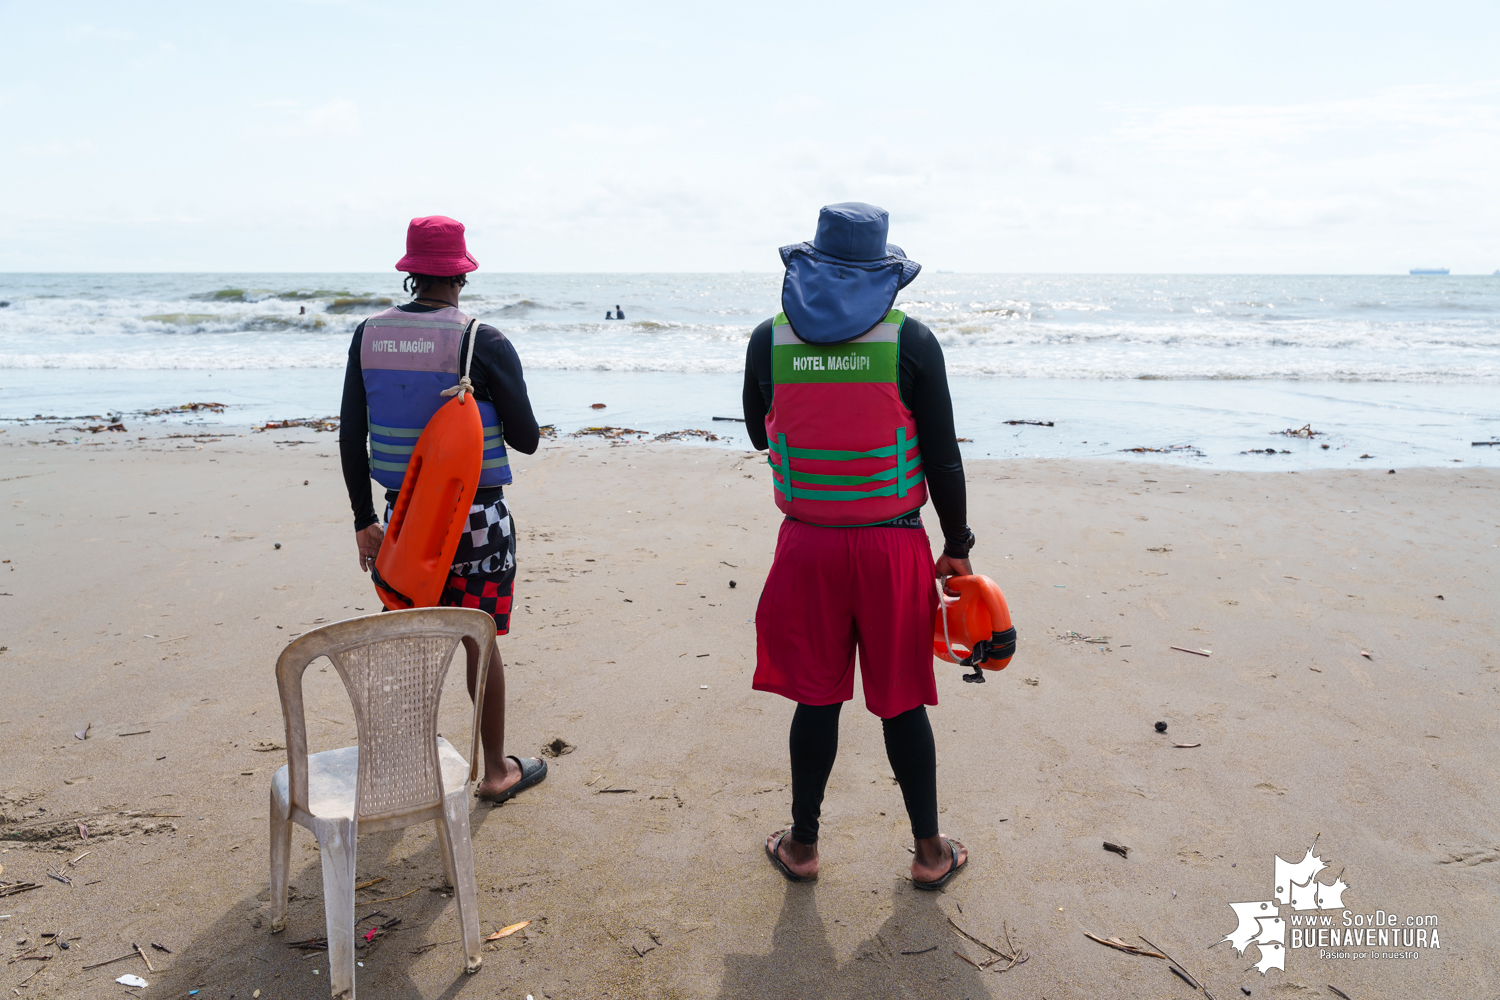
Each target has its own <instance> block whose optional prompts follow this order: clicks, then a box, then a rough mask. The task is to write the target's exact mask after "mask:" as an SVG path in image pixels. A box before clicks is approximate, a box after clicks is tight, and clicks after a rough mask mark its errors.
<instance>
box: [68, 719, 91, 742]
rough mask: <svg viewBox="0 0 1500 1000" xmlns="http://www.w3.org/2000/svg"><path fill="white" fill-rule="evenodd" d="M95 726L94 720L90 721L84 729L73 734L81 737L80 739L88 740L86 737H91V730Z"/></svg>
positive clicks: (78, 737)
mask: <svg viewBox="0 0 1500 1000" xmlns="http://www.w3.org/2000/svg"><path fill="white" fill-rule="evenodd" d="M93 728H94V724H93V723H92V722H90V723H89V724H88V725H86V726H84V727H83V728H82V729H80V730H78V732H76V733H74V734H73V736H74V737H75V738H77V739H80V740H86V739H88V738H89V730H90V729H93Z"/></svg>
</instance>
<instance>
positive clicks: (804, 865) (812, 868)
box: [766, 830, 818, 878]
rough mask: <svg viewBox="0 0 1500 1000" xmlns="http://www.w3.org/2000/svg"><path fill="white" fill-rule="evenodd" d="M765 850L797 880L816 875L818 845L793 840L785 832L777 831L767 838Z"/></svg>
mask: <svg viewBox="0 0 1500 1000" xmlns="http://www.w3.org/2000/svg"><path fill="white" fill-rule="evenodd" d="M783 835H784V836H783ZM766 850H767V851H770V852H773V853H774V854H775V855H776V857H777V858H778V859H780V861H781V863H782V864H784V865H786V866H787V868H788V869H790V870H791V873H792V874H793V875H796V876H798V877H799V878H812V877H813V876H815V875H817V874H818V845H817V844H804V843H801V842H800V841H797V840H794V839H792V835H791V833H790V832H789V831H787V830H777V831H776V832H775V833H773V834H771V835H770V836H769V837H767V838H766Z"/></svg>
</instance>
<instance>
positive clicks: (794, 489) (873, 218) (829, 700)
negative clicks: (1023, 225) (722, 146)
mask: <svg viewBox="0 0 1500 1000" xmlns="http://www.w3.org/2000/svg"><path fill="white" fill-rule="evenodd" d="M888 226H889V220H888V216H887V214H886V212H885V211H884V210H883V209H880V208H876V207H875V206H873V205H867V204H864V203H862V202H845V203H842V204H838V205H828V206H826V207H825V208H824V209H823V210H822V212H821V213H820V214H819V216H818V228H817V235H816V236H815V237H814V238H813V241H812V242H811V243H797V244H794V245H792V246H786V247H782V248H781V260H782V263H783V264H784V265H785V267H786V275H785V277H784V279H783V283H782V289H781V308H782V312H781V313H780V314H778V315H777V316H776V317H774V318H773V319H768V320H766V321H765V322H764V323H761V324H760V325H759V326H758V327H756V328H755V331H754V332H753V333H752V334H751V336H750V344H749V348H748V349H747V352H746V357H745V385H744V410H745V427H746V429H747V430H748V431H749V434H750V439H751V441H752V442H753V443H754V445H755V447H756V448H757V449H766V448H768V447H769V449H770V463H771V471H772V488H773V490H774V492H775V499H776V505H777V507H779V508H780V509H781V511H782V512H783V513H784V514H786V519H785V520H784V521H783V522H782V524H781V529H780V533H779V534H778V536H777V539H776V555H775V558H774V560H773V562H772V565H771V571H770V573H769V574H768V575H767V577H766V583H765V589H764V590H763V591H762V593H761V597H760V604H759V607H758V609H757V611H756V615H755V634H756V667H755V677H754V681H753V685H752V686H753V687H754V688H755V689H756V690H758V691H770V692H774V693H776V694H780V695H783V696H785V697H787V698H790V699H791V700H792V701H795V702H796V703H797V707H796V709H795V710H794V712H793V713H792V722H791V736H790V740H789V743H790V750H791V771H792V825H791V826H790V827H789V828H787V829H782V830H778V831H776V832H775V833H772V834H771V835H770V836H769V837H768V838H767V839H766V853H767V855H768V856H769V857H770V859H771V861H772V862H773V863H774V864H775V865H776V867H777V868H778V869H780V871H781V873H782V874H783V875H785V876H786V877H787V878H788V879H791V880H793V881H805V880H808V879H812V878H815V877H816V876H817V874H818V865H819V860H820V859H819V855H818V821H819V816H820V815H821V811H822V803H823V793H824V789H825V787H826V786H827V783H828V775H829V772H830V771H831V770H832V768H833V761H834V757H835V755H836V753H837V751H838V725H839V711H840V709H841V708H842V706H843V703H844V702H846V701H848V700H850V699H851V698H852V697H853V696H854V653H855V649H856V647H857V648H858V650H859V669H860V678H861V681H862V683H863V687H864V695H865V705H866V707H867V708H869V710H870V711H871V712H873V713H874V714H875V715H877V716H879V717H880V719H881V726H882V728H883V729H884V733H885V748H886V755H887V757H888V758H889V759H890V764H891V771H892V773H894V774H895V776H896V780H897V781H898V782H899V783H900V785H901V794H902V797H903V799H904V800H905V805H906V812H907V815H908V817H909V819H910V820H911V831H912V838H913V840H914V842H915V854H914V856H913V858H912V862H911V875H912V881H913V884H915V885H916V886H917V888H919V889H936V888H941V887H942V886H944V885H946V884H947V883H948V881H949V880H951V879H952V878H953V876H954V875H955V874H957V872H958V871H959V870H960V869H961V868H963V867H964V865H965V864H967V863H968V857H969V854H968V850H967V849H966V848H965V847H964V845H963V844H961V843H959V842H958V841H956V840H953V839H952V838H948V837H944V836H942V835H941V834H940V832H939V830H938V804H937V758H936V749H935V744H934V740H933V735H932V725H931V723H930V721H929V720H928V717H927V708H926V706H928V705H936V704H937V684H936V679H935V677H934V675H933V667H932V622H933V614H934V612H935V610H936V607H937V589H936V586H935V577H936V576H960V575H968V574H969V573H971V572H972V570H971V568H970V565H969V558H968V556H969V549H970V548H971V547H972V546H973V544H974V535H973V532H971V531H970V530H969V527H968V525H967V524H966V523H965V520H966V512H965V505H966V498H965V487H964V471H963V462H962V459H961V458H960V456H959V451H958V440H957V437H956V435H955V433H954V429H953V404H952V402H951V400H950V398H949V393H948V378H947V372H946V369H945V368H944V364H943V351H942V348H941V347H940V346H939V344H938V342H937V338H935V337H934V336H933V334H932V331H931V330H930V329H928V328H927V326H926V325H925V324H923V323H921V322H920V321H918V320H915V319H912V318H910V317H906V316H903V314H902V313H900V312H898V311H894V310H893V309H892V306H893V305H894V304H895V300H896V293H897V292H898V291H899V290H900V289H901V288H903V287H905V286H906V285H907V284H908V283H909V282H911V281H912V279H914V278H915V277H916V276H917V272H918V271H919V270H921V265H919V264H917V263H915V262H913V261H910V260H908V259H907V258H906V255H905V253H904V252H903V251H902V250H901V248H900V247H897V246H895V245H894V244H888V243H887V242H886V233H887V230H888ZM929 494H930V495H931V498H932V503H933V507H934V508H935V510H936V512H937V516H938V521H939V522H940V524H941V525H942V532H943V538H944V540H945V542H944V547H943V552H942V554H941V555H940V556H939V557H938V559H937V561H936V564H935V565H934V562H933V558H932V552H931V549H930V547H929V543H928V540H927V533H926V531H925V530H923V527H922V518H921V508H922V505H923V504H924V503H925V502H926V500H927V498H928V495H929Z"/></svg>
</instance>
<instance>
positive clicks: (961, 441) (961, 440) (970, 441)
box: [958, 438, 974, 444]
mask: <svg viewBox="0 0 1500 1000" xmlns="http://www.w3.org/2000/svg"><path fill="white" fill-rule="evenodd" d="M958 443H959V444H973V443H974V439H973V438H959V439H958Z"/></svg>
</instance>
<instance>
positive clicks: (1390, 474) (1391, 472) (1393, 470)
mask: <svg viewBox="0 0 1500 1000" xmlns="http://www.w3.org/2000/svg"><path fill="white" fill-rule="evenodd" d="M1385 474H1386V475H1387V476H1394V475H1395V474H1396V470H1395V469H1386V470H1385Z"/></svg>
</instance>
